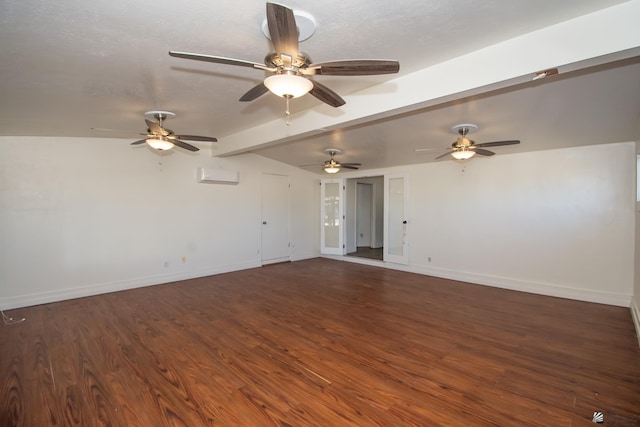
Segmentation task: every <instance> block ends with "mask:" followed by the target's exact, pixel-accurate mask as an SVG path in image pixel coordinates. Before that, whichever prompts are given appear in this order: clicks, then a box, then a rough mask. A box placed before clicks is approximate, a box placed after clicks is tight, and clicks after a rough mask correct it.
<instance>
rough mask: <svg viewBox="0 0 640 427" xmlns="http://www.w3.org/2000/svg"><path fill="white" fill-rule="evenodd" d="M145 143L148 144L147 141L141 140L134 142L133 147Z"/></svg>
mask: <svg viewBox="0 0 640 427" xmlns="http://www.w3.org/2000/svg"><path fill="white" fill-rule="evenodd" d="M145 142H147V140H146V139H140V140H138V141H134V142H132V143H131V145H140V144H144V143H145Z"/></svg>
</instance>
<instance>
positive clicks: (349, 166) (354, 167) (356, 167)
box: [340, 163, 360, 169]
mask: <svg viewBox="0 0 640 427" xmlns="http://www.w3.org/2000/svg"><path fill="white" fill-rule="evenodd" d="M340 167H341V168H345V169H360V168H359V167H358V166H351V165H349V164H346V165H345V164H344V163H340Z"/></svg>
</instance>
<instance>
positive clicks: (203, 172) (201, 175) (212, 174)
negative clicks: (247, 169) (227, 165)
mask: <svg viewBox="0 0 640 427" xmlns="http://www.w3.org/2000/svg"><path fill="white" fill-rule="evenodd" d="M197 179H198V182H207V183H213V184H237V183H238V182H240V176H239V174H238V171H230V170H226V169H213V168H198V169H197Z"/></svg>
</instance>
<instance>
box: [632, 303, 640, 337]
mask: <svg viewBox="0 0 640 427" xmlns="http://www.w3.org/2000/svg"><path fill="white" fill-rule="evenodd" d="M630 309H631V319H633V326H635V328H636V339H637V340H638V346H640V307H638V304H636V301H635V300H631V307H630Z"/></svg>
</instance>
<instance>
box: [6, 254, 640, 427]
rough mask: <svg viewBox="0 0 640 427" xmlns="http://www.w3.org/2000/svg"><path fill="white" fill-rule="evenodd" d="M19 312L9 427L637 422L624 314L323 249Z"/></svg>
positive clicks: (633, 353) (639, 408)
mask: <svg viewBox="0 0 640 427" xmlns="http://www.w3.org/2000/svg"><path fill="white" fill-rule="evenodd" d="M10 314H11V315H13V316H14V317H18V316H20V317H22V316H24V317H26V318H27V320H26V321H25V322H24V323H22V324H18V325H13V326H7V325H3V326H2V328H0V352H1V353H0V379H1V381H2V383H1V385H2V388H1V391H0V426H3V427H4V426H34V427H43V426H59V425H60V426H62V425H64V426H70V425H78V426H103V425H104V426H107V425H109V426H145V427H149V426H153V427H156V426H189V427H197V426H209V425H220V426H270V425H281V426H375V425H380V426H465V427H469V426H592V425H594V424H593V423H592V421H591V418H592V416H593V412H594V411H602V412H604V417H605V423H604V425H618V426H639V425H640V349H639V348H638V343H637V341H636V338H635V336H634V330H633V325H632V321H631V316H630V312H629V309H627V308H620V307H611V306H606V305H599V304H590V303H585V302H578V301H570V300H563V299H559V298H551V297H544V296H537V295H531V294H525V293H518V292H512V291H506V290H501V289H495V288H491V287H485V286H479V285H470V284H465V283H460V282H453V281H448V280H443V279H435V278H430V277H426V276H420V275H415V274H409V273H403V272H399V271H393V270H386V269H381V268H377V267H371V266H366V265H361V264H355V263H348V262H341V261H333V260H326V259H313V260H308V261H301V262H296V263H286V264H276V265H272V266H268V267H263V268H258V269H252V270H246V271H241V272H235V273H229V274H223V275H219V276H213V277H207V278H202V279H196V280H189V281H184V282H179V283H174V284H169V285H161V286H154V287H149V288H142V289H136V290H131V291H126V292H119V293H113V294H107V295H101V296H96V297H91V298H83V299H77V300H72V301H66V302H60V303H54V304H47V305H42V306H37V307H31V308H25V309H20V310H14V311H12V312H11V313H10Z"/></svg>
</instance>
